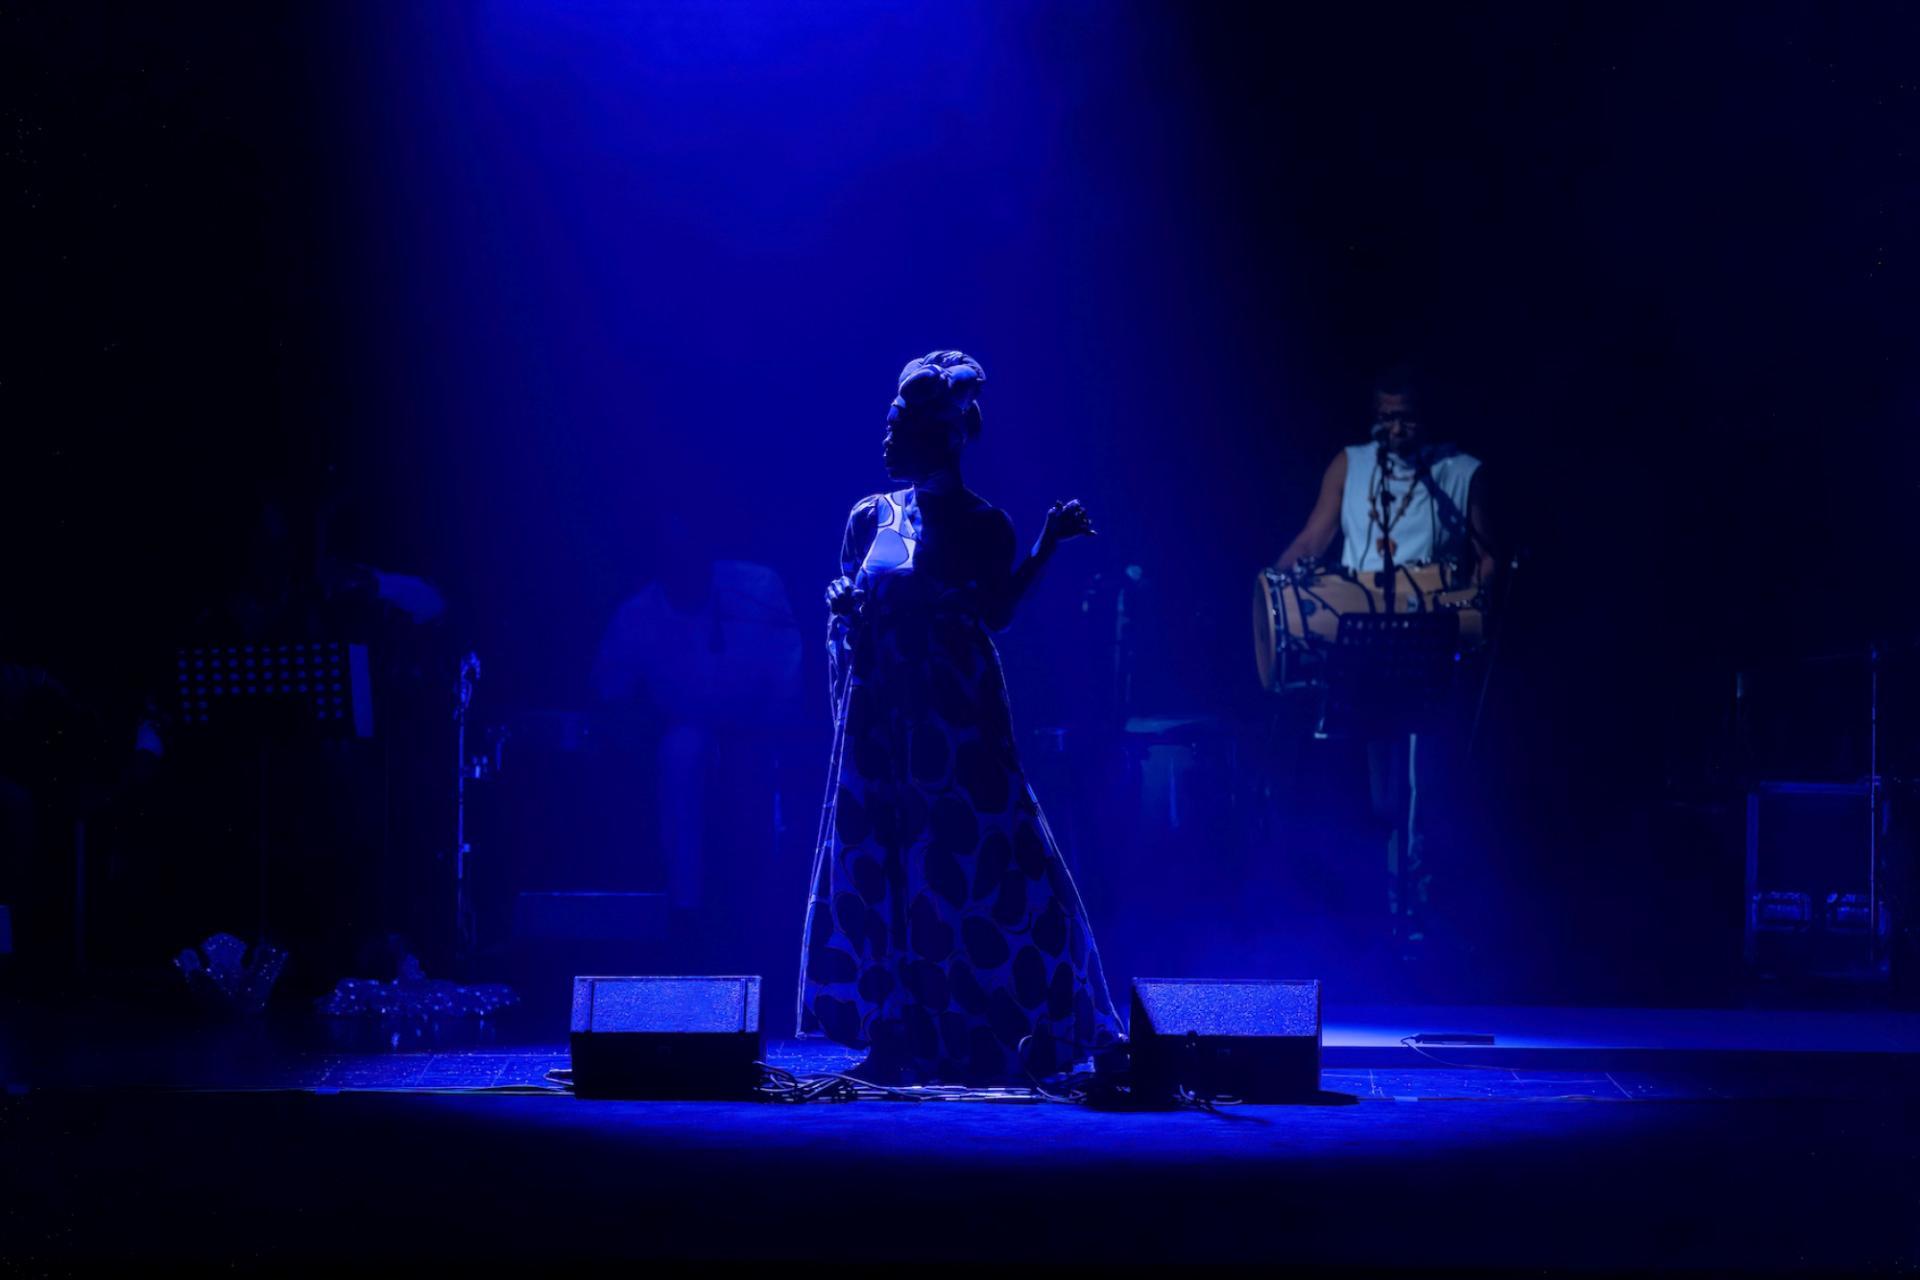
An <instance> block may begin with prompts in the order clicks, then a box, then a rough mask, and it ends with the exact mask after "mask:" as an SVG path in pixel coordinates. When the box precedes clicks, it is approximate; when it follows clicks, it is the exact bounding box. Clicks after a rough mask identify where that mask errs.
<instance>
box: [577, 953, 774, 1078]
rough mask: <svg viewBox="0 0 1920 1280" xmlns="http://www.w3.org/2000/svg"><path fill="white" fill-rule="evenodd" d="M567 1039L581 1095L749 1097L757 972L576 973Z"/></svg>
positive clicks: (757, 1040) (759, 1040)
mask: <svg viewBox="0 0 1920 1280" xmlns="http://www.w3.org/2000/svg"><path fill="white" fill-rule="evenodd" d="M571 1047H572V1051H573V1091H574V1093H575V1094H576V1095H577V1096H579V1097H582V1098H706V1099H727V1098H740V1099H745V1098H751V1097H753V1096H754V1090H755V1088H756V1087H757V1086H758V1085H759V1083H760V1068H759V1067H758V1066H757V1065H755V1064H756V1063H758V1062H759V1061H760V1060H761V1059H762V1057H763V1056H764V1053H765V1037H764V1036H763V1035H762V1033H761V1031H760V979H759V977H758V976H755V977H715V978H704V977H703V978H669V977H640V978H575V979H574V980H573V1034H572V1036H571Z"/></svg>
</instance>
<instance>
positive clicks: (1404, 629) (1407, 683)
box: [1316, 609, 1460, 738]
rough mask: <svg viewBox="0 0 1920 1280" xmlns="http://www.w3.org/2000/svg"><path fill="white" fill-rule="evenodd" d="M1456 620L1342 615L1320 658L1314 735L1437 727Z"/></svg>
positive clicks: (1450, 616)
mask: <svg viewBox="0 0 1920 1280" xmlns="http://www.w3.org/2000/svg"><path fill="white" fill-rule="evenodd" d="M1459 649H1460V616H1459V615H1458V614H1457V613H1454V612H1453V611H1451V610H1446V609H1439V610H1431V611H1427V612H1422V613H1393V614H1388V613H1349V614H1346V615H1344V616H1343V617H1341V619H1340V632H1339V637H1338V639H1337V640H1336V641H1335V643H1334V646H1333V651H1332V653H1331V654H1330V655H1329V657H1328V662H1327V670H1326V681H1327V698H1326V703H1325V705H1324V708H1323V710H1322V712H1321V718H1320V728H1319V730H1318V731H1317V733H1316V736H1318V737H1322V738H1331V737H1368V738H1370V737H1381V736H1388V735H1397V734H1403V733H1427V732H1432V731H1434V730H1437V729H1439V728H1441V727H1443V726H1445V725H1446V724H1447V722H1448V718H1449V716H1448V713H1449V711H1450V705H1449V704H1450V703H1451V701H1452V694H1453V682H1454V672H1455V669H1456V667H1457V665H1458V663H1459V658H1460V654H1459Z"/></svg>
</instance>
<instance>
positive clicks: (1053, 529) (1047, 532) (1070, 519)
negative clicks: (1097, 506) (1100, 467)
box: [1040, 498, 1099, 550]
mask: <svg viewBox="0 0 1920 1280" xmlns="http://www.w3.org/2000/svg"><path fill="white" fill-rule="evenodd" d="M1097 533H1099V530H1098V529H1095V528H1094V527H1093V517H1092V516H1090V515H1088V514H1087V509H1086V508H1085V507H1083V506H1081V505H1080V500H1079V499H1078V498H1075V499H1072V500H1071V501H1068V502H1056V503H1054V504H1053V505H1052V506H1050V507H1048V508H1047V522H1046V525H1045V526H1044V527H1043V528H1042V529H1041V530H1040V542H1041V545H1042V546H1044V547H1046V548H1047V549H1048V550H1052V549H1053V548H1054V547H1056V546H1058V545H1060V544H1061V543H1062V542H1065V541H1066V540H1067V539H1068V538H1079V537H1093V536H1094V535H1095V534H1097Z"/></svg>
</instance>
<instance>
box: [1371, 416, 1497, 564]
mask: <svg viewBox="0 0 1920 1280" xmlns="http://www.w3.org/2000/svg"><path fill="white" fill-rule="evenodd" d="M1388 466H1389V472H1388V475H1387V481H1386V484H1387V497H1388V502H1389V503H1390V505H1387V506H1386V510H1385V511H1384V512H1383V514H1384V515H1385V516H1386V518H1387V519H1389V520H1393V515H1394V513H1395V512H1397V511H1399V510H1400V503H1401V501H1402V500H1403V499H1405V498H1406V496H1407V490H1409V489H1412V490H1413V499H1412V501H1410V502H1408V503H1407V509H1406V513H1405V514H1404V515H1402V516H1401V517H1400V518H1399V519H1398V520H1394V521H1393V532H1392V534H1391V535H1390V536H1391V537H1392V538H1393V541H1394V552H1393V562H1394V563H1395V564H1427V563H1430V562H1432V561H1436V560H1444V559H1448V558H1452V557H1458V558H1460V559H1462V560H1469V561H1470V560H1471V558H1472V546H1473V542H1472V538H1471V536H1470V534H1469V530H1468V525H1467V494H1468V492H1469V490H1470V489H1471V488H1472V485H1473V473H1474V472H1476V471H1478V470H1479V469H1480V459H1478V458H1476V457H1474V456H1472V455H1471V454H1465V453H1460V452H1458V451H1455V450H1450V449H1439V450H1435V456H1434V457H1433V458H1432V460H1430V461H1429V462H1428V463H1427V477H1426V479H1424V480H1421V481H1419V482H1418V484H1416V483H1415V473H1414V470H1413V468H1412V467H1411V466H1410V465H1408V464H1407V463H1406V462H1404V461H1402V460H1401V459H1399V458H1394V457H1389V458H1388ZM1379 468H1380V450H1379V446H1378V445H1371V444H1356V445H1349V446H1347V488H1346V492H1345V493H1343V494H1342V495H1341V497H1340V533H1341V535H1342V536H1341V542H1342V544H1343V545H1342V546H1341V548H1340V563H1341V564H1342V565H1344V566H1345V567H1347V568H1348V569H1351V570H1354V571H1355V572H1358V573H1366V572H1369V571H1372V570H1378V569H1381V568H1384V567H1385V562H1384V561H1383V560H1382V559H1381V557H1380V547H1379V545H1378V539H1379V537H1380V530H1379V528H1378V527H1376V526H1373V525H1372V523H1371V521H1370V520H1369V517H1368V512H1367V495H1368V494H1369V493H1370V492H1372V491H1373V490H1374V489H1375V488H1376V487H1377V486H1378V485H1379V483H1380V476H1379Z"/></svg>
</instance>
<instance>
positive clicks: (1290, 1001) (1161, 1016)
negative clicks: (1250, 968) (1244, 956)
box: [1132, 978, 1320, 1041]
mask: <svg viewBox="0 0 1920 1280" xmlns="http://www.w3.org/2000/svg"><path fill="white" fill-rule="evenodd" d="M1133 989H1134V994H1135V995H1136V996H1137V997H1138V999H1139V1001H1140V1007H1141V1009H1142V1011H1144V1012H1145V1014H1146V1016H1147V1021H1148V1023H1150V1024H1151V1025H1149V1026H1146V1027H1135V1028H1133V1029H1132V1030H1133V1034H1134V1035H1135V1036H1139V1035H1142V1034H1145V1033H1147V1032H1151V1033H1153V1034H1155V1035H1162V1036H1184V1035H1189V1034H1192V1035H1199V1036H1312V1037H1313V1038H1314V1039H1315V1040H1316V1041H1317V1040H1318V1039H1319V1038H1320V984H1319V983H1318V982H1317V981H1314V980H1311V979H1304V980H1280V981H1265V982H1260V981H1245V982H1240V981H1233V980H1230V979H1208V978H1201V979H1184V980H1169V979H1160V978H1135V979H1134V980H1133Z"/></svg>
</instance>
